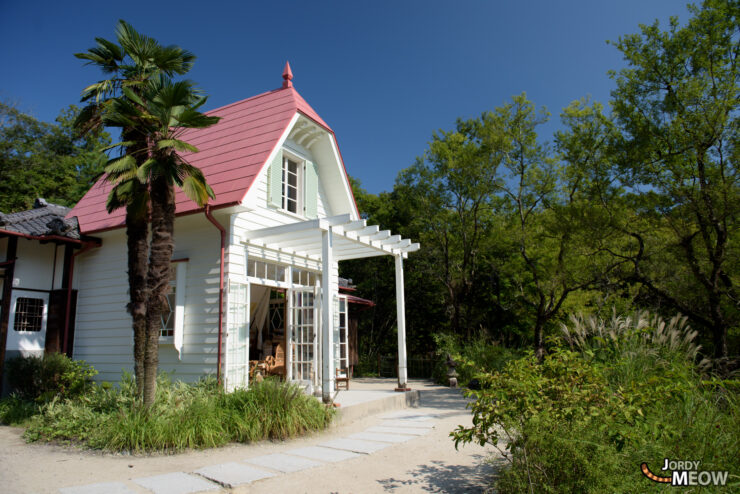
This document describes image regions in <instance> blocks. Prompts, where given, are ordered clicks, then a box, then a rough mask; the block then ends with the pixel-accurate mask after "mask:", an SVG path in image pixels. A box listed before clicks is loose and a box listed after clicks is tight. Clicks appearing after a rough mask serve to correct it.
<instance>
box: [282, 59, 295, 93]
mask: <svg viewBox="0 0 740 494" xmlns="http://www.w3.org/2000/svg"><path fill="white" fill-rule="evenodd" d="M292 81H293V72H291V70H290V62H285V68H284V69H283V88H288V87H293V82H292Z"/></svg>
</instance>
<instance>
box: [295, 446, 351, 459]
mask: <svg viewBox="0 0 740 494" xmlns="http://www.w3.org/2000/svg"><path fill="white" fill-rule="evenodd" d="M286 453H287V454H289V455H298V456H303V457H305V458H311V459H312V460H319V461H326V462H329V463H336V462H338V461H344V460H349V459H351V458H359V457H360V456H362V455H359V454H357V453H352V452H351V451H343V450H341V449H333V448H322V447H321V446H308V447H306V448H298V449H291V450H290V451H286Z"/></svg>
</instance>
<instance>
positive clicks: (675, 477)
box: [640, 458, 729, 486]
mask: <svg viewBox="0 0 740 494" xmlns="http://www.w3.org/2000/svg"><path fill="white" fill-rule="evenodd" d="M699 465H701V461H698V460H669V459H668V458H665V459H664V463H663V468H661V470H663V471H667V472H670V473H671V476H670V477H665V476H662V475H656V474H654V473H653V472H651V471H650V468H649V467H648V464H647V463H645V462H643V463H642V464H641V465H640V470H642V473H643V475H645V477H647V478H649V479H650V480H652V481H653V482H659V483H661V484H670V485H673V486H690V485H700V486H707V485H710V484H711V485H725V484H726V483H727V475H728V473H729V472H722V471H706V470H704V471H699Z"/></svg>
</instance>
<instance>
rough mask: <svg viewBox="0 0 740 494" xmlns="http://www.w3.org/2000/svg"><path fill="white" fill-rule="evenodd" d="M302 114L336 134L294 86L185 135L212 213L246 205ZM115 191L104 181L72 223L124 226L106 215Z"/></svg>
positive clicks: (220, 112) (92, 228)
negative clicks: (270, 158) (204, 183)
mask: <svg viewBox="0 0 740 494" xmlns="http://www.w3.org/2000/svg"><path fill="white" fill-rule="evenodd" d="M296 113H301V114H303V115H304V116H305V117H307V118H309V119H311V120H313V121H314V122H315V123H316V124H318V125H320V126H321V127H323V128H325V129H326V130H327V131H328V132H329V133H331V134H332V135H333V134H334V132H333V131H332V130H331V128H330V127H329V126H328V125H327V124H326V122H324V121H323V120H322V119H321V117H320V116H319V115H318V114H317V113H316V112H315V111H314V109H313V108H311V106H310V105H309V104H308V103H306V100H304V99H303V97H301V95H300V94H298V92H297V91H296V90H295V88H293V87H292V85H288V86H287V87H283V88H280V89H276V90H274V91H269V92H267V93H263V94H259V95H257V96H253V97H251V98H248V99H245V100H242V101H238V102H236V103H232V104H230V105H226V106H224V107H221V108H217V109H215V110H211V111H209V112H207V114H208V115H214V116H218V117H221V121H219V122H218V123H217V124H216V125H214V126H212V127H209V128H207V129H189V130H188V131H186V132H185V133H183V137H182V139H183V140H185V141H186V142H189V143H191V144H193V145H194V146H195V147H197V148H198V150H199V152H198V153H195V154H183V157H184V158H185V159H187V160H188V162H190V163H191V164H192V165H194V166H196V167H198V168H200V169H201V170H202V171H203V173H204V174H205V176H206V180H207V182H208V184H209V185H210V186H211V187H212V188H213V190H214V192H215V193H216V199H215V200H212V201H211V202H210V205H211V207H213V208H219V207H227V206H233V205H237V204H239V203H241V201H242V200H243V199H244V196H245V195H246V194H247V192H248V191H249V188H250V187H251V185H252V183H253V182H254V181H255V178H256V177H257V175H258V174H259V172H260V170H261V169H262V167H263V166H264V164H265V162H266V161H267V158H268V156H269V155H270V152H271V151H272V150H273V149H274V148H275V147H276V145H277V144H278V142H279V140H280V138H281V136H282V135H283V133H284V132H285V130H286V128H287V127H288V125H289V124H290V122H291V120H292V118H293V116H294V115H295V114H296ZM340 159H341V158H340ZM343 172H344V170H343ZM110 189H111V185H110V184H109V183H108V182H107V181H105V179H101V180H99V181H98V182H97V183H96V184H95V185H94V186H93V187H92V188H91V189H90V190H89V191H88V192H87V194H85V196H84V197H83V198H82V199H81V200H80V202H78V203H77V205H76V206H75V207H74V208H73V209H72V211H71V212H70V213H69V214H68V215H67V217H68V218H71V217H73V216H77V219H78V221H79V225H80V229H81V231H83V232H84V233H92V232H98V231H102V230H110V229H113V228H118V227H121V226H123V225H124V218H125V211H124V210H123V209H119V210H117V211H114V212H113V213H112V214H108V213H107V212H106V209H105V203H106V200H107V198H108V193H109V192H110ZM175 202H176V205H177V214H178V215H182V214H189V213H195V212H197V211H199V210H200V208H198V206H197V205H196V204H195V203H194V202H192V201H191V200H190V199H188V198H187V196H185V194H184V193H183V192H182V191H180V190H177V192H176V195H175Z"/></svg>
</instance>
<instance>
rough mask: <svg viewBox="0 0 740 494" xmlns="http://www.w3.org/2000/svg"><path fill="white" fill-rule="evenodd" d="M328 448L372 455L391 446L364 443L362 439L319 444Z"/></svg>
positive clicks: (336, 440) (334, 440) (337, 440)
mask: <svg viewBox="0 0 740 494" xmlns="http://www.w3.org/2000/svg"><path fill="white" fill-rule="evenodd" d="M319 446H324V447H326V448H334V449H343V450H345V451H352V452H354V453H364V454H366V455H367V454H370V453H374V452H376V451H380V450H381V449H383V448H387V447H388V446H390V444H388V443H378V442H373V441H363V440H360V439H348V438H343V439H333V440H331V441H327V442H325V443H321V444H319Z"/></svg>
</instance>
